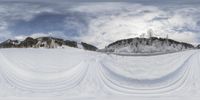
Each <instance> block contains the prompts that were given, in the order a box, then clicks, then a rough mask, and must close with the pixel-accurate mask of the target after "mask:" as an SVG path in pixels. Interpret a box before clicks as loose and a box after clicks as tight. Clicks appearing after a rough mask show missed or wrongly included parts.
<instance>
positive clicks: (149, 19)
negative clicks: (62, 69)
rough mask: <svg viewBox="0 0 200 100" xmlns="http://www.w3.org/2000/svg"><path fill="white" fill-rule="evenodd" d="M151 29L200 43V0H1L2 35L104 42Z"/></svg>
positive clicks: (157, 33)
mask: <svg viewBox="0 0 200 100" xmlns="http://www.w3.org/2000/svg"><path fill="white" fill-rule="evenodd" d="M148 30H153V32H154V36H157V37H163V38H165V37H166V36H167V35H168V36H169V38H171V39H175V40H177V41H182V42H187V43H192V44H198V43H200V0H111V1H109V2H108V1H107V0H54V1H53V0H6V1H3V0H0V41H5V40H7V39H19V40H23V39H24V38H26V37H28V36H31V37H34V38H36V37H40V36H54V37H58V38H63V39H69V40H75V41H83V42H87V43H90V44H93V45H95V46H97V47H99V48H103V47H105V46H106V45H108V44H109V43H112V42H114V41H116V40H119V39H125V38H133V37H140V36H141V35H142V34H146V33H147V31H148Z"/></svg>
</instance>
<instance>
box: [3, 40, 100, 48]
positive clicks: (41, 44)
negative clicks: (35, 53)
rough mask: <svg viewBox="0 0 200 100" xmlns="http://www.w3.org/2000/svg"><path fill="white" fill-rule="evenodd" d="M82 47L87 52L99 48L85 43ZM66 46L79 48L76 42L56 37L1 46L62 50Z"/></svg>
mask: <svg viewBox="0 0 200 100" xmlns="http://www.w3.org/2000/svg"><path fill="white" fill-rule="evenodd" d="M80 45H81V46H82V47H83V48H82V49H85V50H92V51H96V50H97V47H95V46H93V45H90V44H87V43H84V42H81V43H80ZM64 46H69V47H74V48H78V43H77V42H76V41H70V40H63V39H60V38H54V37H39V38H35V39H34V38H31V37H27V38H26V39H25V40H24V41H18V40H10V39H9V40H7V41H5V42H2V43H1V44H0V48H62V47H64Z"/></svg>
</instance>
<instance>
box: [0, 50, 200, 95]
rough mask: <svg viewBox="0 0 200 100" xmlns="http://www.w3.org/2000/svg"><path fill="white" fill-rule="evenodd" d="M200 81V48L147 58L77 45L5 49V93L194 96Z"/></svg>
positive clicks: (1, 79) (1, 54) (0, 76)
mask: <svg viewBox="0 0 200 100" xmlns="http://www.w3.org/2000/svg"><path fill="white" fill-rule="evenodd" d="M47 55H48V56H47ZM55 59H56V60H55ZM52 61H54V62H52ZM133 63H134V64H133ZM36 65H38V66H36ZM162 65H163V66H162ZM48 66H50V67H48ZM135 72H137V73H135ZM147 72H148V73H147ZM199 83H200V51H198V50H190V51H184V52H179V53H173V54H166V55H156V56H147V57H135V56H129V57H124V56H117V55H106V54H102V53H98V52H90V51H84V50H79V49H74V48H67V49H54V50H53V49H1V50H0V90H1V91H0V98H10V97H13V98H15V99H16V98H20V97H40V98H44V97H52V98H51V99H53V98H55V97H56V98H57V97H60V98H68V99H80V98H82V99H99V98H102V99H111V98H115V99H120V98H121V97H122V98H123V97H124V98H123V99H125V98H127V99H128V98H129V99H130V98H134V97H135V98H138V99H145V98H148V97H159V98H161V97H163V98H169V97H174V98H176V99H180V98H181V97H182V98H186V97H190V96H193V98H194V99H195V98H198V97H200V84H199ZM56 98H55V99H56ZM26 99H27V98H26ZM57 99H58V98H57Z"/></svg>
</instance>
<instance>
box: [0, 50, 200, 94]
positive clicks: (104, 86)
mask: <svg viewBox="0 0 200 100" xmlns="http://www.w3.org/2000/svg"><path fill="white" fill-rule="evenodd" d="M0 59H1V60H3V61H1V63H0V72H1V73H0V75H1V77H3V80H4V81H6V83H8V84H9V85H10V86H11V87H14V88H15V89H19V90H22V91H31V92H38V93H51V92H65V91H68V90H71V89H76V87H85V88H87V87H86V85H88V86H90V85H91V86H93V87H96V88H97V90H96V91H95V90H93V89H92V90H87V89H86V90H85V91H86V93H87V92H89V93H90V92H91V91H92V92H94V91H95V92H96V94H98V93H99V92H103V93H104V94H115V95H117V94H122V95H134V96H135V95H136V96H137V95H142V96H149V95H150V96H151V95H164V94H168V93H172V92H174V91H176V90H179V89H182V88H183V87H184V86H186V85H187V84H188V82H189V81H190V79H196V77H197V76H195V75H196V74H195V73H197V72H198V71H197V70H199V71H200V68H199V66H200V53H199V51H198V52H194V53H193V54H191V55H190V56H189V57H188V58H187V59H186V60H184V61H183V63H182V64H181V65H180V66H179V67H177V69H176V70H174V71H173V72H170V73H168V74H166V75H164V76H162V77H159V78H155V79H141V80H139V79H134V78H127V77H125V76H122V75H120V74H118V73H116V72H114V71H112V69H111V68H109V66H106V65H105V64H104V63H103V61H102V58H101V57H97V58H95V57H92V58H90V59H89V60H82V61H81V62H80V63H79V64H77V65H76V66H75V67H74V68H72V69H69V70H67V71H66V73H67V72H68V71H70V70H73V73H70V74H72V75H71V76H66V77H65V76H62V77H61V78H60V77H58V78H55V79H54V80H46V81H42V82H36V81H34V80H33V81H32V80H29V79H27V77H26V78H25V77H23V75H24V73H21V75H20V74H18V72H15V71H17V70H18V69H16V70H15V69H13V68H14V67H15V66H14V65H12V63H11V62H9V59H7V58H6V57H5V56H4V55H3V54H2V53H1V52H0ZM193 61H196V62H195V63H196V64H197V65H195V64H193ZM91 62H92V63H91ZM2 63H3V64H4V65H7V66H3V65H2ZM8 67H9V68H10V69H9V68H8ZM195 69H196V70H195ZM19 70H20V69H19ZM21 70H23V69H21ZM64 75H65V74H64ZM66 75H68V74H66ZM197 75H200V74H197ZM0 81H2V80H0ZM194 84H195V83H194ZM0 85H1V84H0ZM83 91H84V90H83ZM94 94H95V93H94Z"/></svg>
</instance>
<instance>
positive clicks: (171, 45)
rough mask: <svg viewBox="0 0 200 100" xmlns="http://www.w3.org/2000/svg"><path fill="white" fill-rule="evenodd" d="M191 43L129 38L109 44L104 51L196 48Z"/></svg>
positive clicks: (168, 50)
mask: <svg viewBox="0 0 200 100" xmlns="http://www.w3.org/2000/svg"><path fill="white" fill-rule="evenodd" d="M194 48H195V47H194V46H193V45H191V44H188V43H184V42H178V41H175V40H172V39H166V38H157V37H150V38H129V39H123V40H119V41H116V42H114V43H111V44H109V45H108V46H107V47H106V48H105V49H104V51H106V52H114V53H168V52H176V51H183V50H188V49H194Z"/></svg>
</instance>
